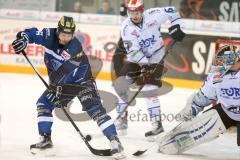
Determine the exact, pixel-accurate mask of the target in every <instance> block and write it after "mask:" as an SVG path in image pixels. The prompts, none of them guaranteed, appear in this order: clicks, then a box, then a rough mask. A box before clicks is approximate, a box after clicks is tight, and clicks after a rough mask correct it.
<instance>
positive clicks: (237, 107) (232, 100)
mask: <svg viewBox="0 0 240 160" xmlns="http://www.w3.org/2000/svg"><path fill="white" fill-rule="evenodd" d="M217 76H218V75H217V74H216V73H211V74H209V75H208V77H207V79H206V81H205V82H204V84H203V86H202V87H201V89H200V90H201V92H202V93H203V94H204V96H205V97H207V98H208V99H209V100H217V101H218V103H220V104H221V106H222V108H223V110H224V111H225V113H226V114H227V115H228V116H229V117H230V118H232V119H233V120H236V121H240V71H238V72H232V73H228V74H226V75H224V76H223V77H222V78H221V79H219V80H218V82H215V78H217Z"/></svg>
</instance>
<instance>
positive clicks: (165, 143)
mask: <svg viewBox="0 0 240 160" xmlns="http://www.w3.org/2000/svg"><path fill="white" fill-rule="evenodd" d="M220 105H221V104H218V105H217V106H216V107H214V108H211V109H209V110H207V111H206V112H204V113H203V114H201V115H198V116H197V117H195V118H193V119H192V120H191V121H183V122H182V123H180V124H179V125H178V126H176V127H175V128H174V129H173V130H171V131H169V132H167V133H165V134H164V135H160V136H159V137H158V138H157V141H158V143H159V148H158V150H159V152H161V153H164V154H180V153H182V152H184V151H187V150H189V149H191V148H193V147H195V146H197V145H199V144H201V143H204V142H209V141H211V140H213V139H215V138H217V137H218V136H219V135H220V134H222V133H224V132H225V131H226V130H227V129H228V128H230V127H232V126H237V132H238V133H237V135H238V136H237V144H238V146H240V122H238V121H234V120H233V119H231V118H230V117H229V116H228V115H227V114H226V113H225V112H224V111H223V109H222V107H221V106H220Z"/></svg>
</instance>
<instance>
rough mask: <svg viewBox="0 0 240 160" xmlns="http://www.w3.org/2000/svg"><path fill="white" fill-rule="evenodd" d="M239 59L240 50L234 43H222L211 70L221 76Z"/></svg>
mask: <svg viewBox="0 0 240 160" xmlns="http://www.w3.org/2000/svg"><path fill="white" fill-rule="evenodd" d="M239 59H240V51H239V50H238V48H237V47H236V46H234V45H224V46H222V47H221V48H220V49H219V50H218V51H217V53H216V55H215V58H214V60H213V63H212V67H211V71H212V72H218V73H219V74H220V75H221V76H223V75H224V74H225V73H227V71H229V70H230V69H231V67H232V66H233V65H234V64H235V63H236V62H237V61H238V60H239Z"/></svg>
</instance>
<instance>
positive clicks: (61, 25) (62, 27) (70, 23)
mask: <svg viewBox="0 0 240 160" xmlns="http://www.w3.org/2000/svg"><path fill="white" fill-rule="evenodd" d="M75 28H76V25H75V22H74V20H73V18H72V17H67V16H63V17H62V18H61V19H60V20H59V22H58V27H57V33H58V34H59V33H60V32H63V33H67V34H73V33H74V32H75Z"/></svg>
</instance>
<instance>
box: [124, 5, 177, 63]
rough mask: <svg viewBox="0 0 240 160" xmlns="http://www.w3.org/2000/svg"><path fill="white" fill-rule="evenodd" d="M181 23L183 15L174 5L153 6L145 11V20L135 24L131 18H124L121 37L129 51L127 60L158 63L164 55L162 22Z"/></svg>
mask: <svg viewBox="0 0 240 160" xmlns="http://www.w3.org/2000/svg"><path fill="white" fill-rule="evenodd" d="M168 20H169V21H170V22H171V25H172V26H173V25H176V24H180V21H181V17H180V15H179V13H178V12H176V9H175V8H174V7H163V8H151V9H148V10H146V11H144V12H143V22H142V24H141V25H135V24H134V23H132V21H131V20H130V18H129V17H128V18H127V19H125V20H124V22H123V23H122V27H121V37H122V39H123V43H124V47H125V48H126V51H127V53H128V54H127V61H129V62H135V63H147V64H148V63H150V64H152V63H158V62H160V60H161V59H162V57H163V55H164V47H163V39H162V36H161V33H160V29H161V24H163V23H165V22H167V21H168Z"/></svg>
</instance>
